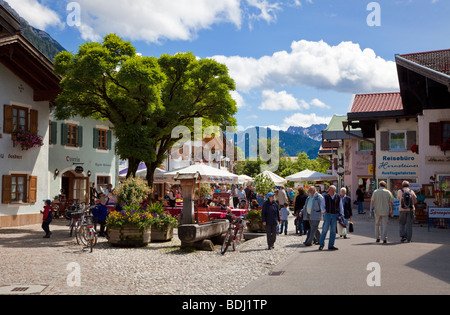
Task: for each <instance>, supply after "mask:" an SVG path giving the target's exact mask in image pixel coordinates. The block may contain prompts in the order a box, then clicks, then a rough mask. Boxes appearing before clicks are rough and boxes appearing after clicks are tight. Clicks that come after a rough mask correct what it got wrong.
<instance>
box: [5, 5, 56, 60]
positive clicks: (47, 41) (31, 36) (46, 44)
mask: <svg viewBox="0 0 450 315" xmlns="http://www.w3.org/2000/svg"><path fill="white" fill-rule="evenodd" d="M0 5H2V6H4V7H5V8H6V9H8V10H9V12H11V14H12V15H14V16H15V17H16V18H17V19H18V20H19V21H20V30H21V31H22V32H23V35H24V37H25V38H26V39H28V40H29V41H30V43H32V44H33V45H34V46H35V47H36V48H37V49H39V50H40V51H41V52H42V53H43V54H44V55H45V56H46V57H47V58H48V59H50V60H51V61H53V60H54V59H55V56H56V55H57V54H59V53H60V52H61V51H64V50H65V49H64V47H62V46H61V45H60V44H59V43H58V42H57V41H56V40H54V39H53V38H52V37H51V36H50V35H49V34H48V33H47V32H44V31H42V30H39V29H37V28H35V27H33V26H31V25H30V24H29V23H28V22H27V21H26V20H25V19H24V18H22V17H21V16H20V15H19V14H18V13H17V12H16V11H15V10H14V9H13V8H12V7H11V6H10V5H9V4H8V2H6V1H4V0H0Z"/></svg>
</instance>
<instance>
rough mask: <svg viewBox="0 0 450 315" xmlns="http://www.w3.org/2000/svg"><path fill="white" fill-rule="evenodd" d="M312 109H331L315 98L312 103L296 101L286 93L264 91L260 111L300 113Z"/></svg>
mask: <svg viewBox="0 0 450 315" xmlns="http://www.w3.org/2000/svg"><path fill="white" fill-rule="evenodd" d="M311 107H318V108H325V109H330V108H331V107H330V106H328V105H327V104H325V103H324V102H322V101H321V100H319V99H317V98H315V99H313V100H312V101H311V102H307V101H305V100H299V99H296V98H295V97H294V96H293V95H291V94H288V93H287V92H286V91H281V92H276V91H274V90H264V91H263V92H262V103H261V106H260V107H259V109H260V110H267V111H299V110H302V109H310V108H311Z"/></svg>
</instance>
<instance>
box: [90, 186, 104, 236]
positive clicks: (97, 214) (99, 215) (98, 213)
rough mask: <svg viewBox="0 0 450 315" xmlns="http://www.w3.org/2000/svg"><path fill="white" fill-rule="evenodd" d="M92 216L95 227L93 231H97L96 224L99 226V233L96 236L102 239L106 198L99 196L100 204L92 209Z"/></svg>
mask: <svg viewBox="0 0 450 315" xmlns="http://www.w3.org/2000/svg"><path fill="white" fill-rule="evenodd" d="M92 215H93V217H94V223H95V227H94V229H95V230H97V223H98V224H100V232H99V234H98V236H100V237H104V236H105V226H106V219H107V217H108V208H107V207H106V197H105V195H103V194H102V195H101V196H100V202H99V203H98V204H97V205H96V207H95V208H94V209H92Z"/></svg>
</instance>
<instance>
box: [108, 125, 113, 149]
mask: <svg viewBox="0 0 450 315" xmlns="http://www.w3.org/2000/svg"><path fill="white" fill-rule="evenodd" d="M107 134H108V135H107V137H108V139H107V141H108V150H111V149H112V132H111V130H108V133H107Z"/></svg>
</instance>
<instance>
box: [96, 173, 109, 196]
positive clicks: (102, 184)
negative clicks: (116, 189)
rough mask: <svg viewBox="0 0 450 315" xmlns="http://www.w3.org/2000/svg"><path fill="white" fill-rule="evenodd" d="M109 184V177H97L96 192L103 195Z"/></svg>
mask: <svg viewBox="0 0 450 315" xmlns="http://www.w3.org/2000/svg"><path fill="white" fill-rule="evenodd" d="M109 184H111V177H110V176H97V190H98V192H102V193H105V192H106V189H107V188H108V185H109Z"/></svg>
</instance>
